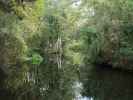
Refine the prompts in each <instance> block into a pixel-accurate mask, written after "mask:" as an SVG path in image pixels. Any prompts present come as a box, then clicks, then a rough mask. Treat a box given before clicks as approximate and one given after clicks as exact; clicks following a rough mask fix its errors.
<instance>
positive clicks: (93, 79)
mask: <svg viewBox="0 0 133 100" xmlns="http://www.w3.org/2000/svg"><path fill="white" fill-rule="evenodd" d="M82 76H85V78H82V79H81V83H82V86H83V89H82V94H83V96H85V98H84V99H79V100H133V72H129V71H125V70H120V69H112V68H98V67H97V68H90V69H89V70H87V71H86V72H85V71H84V73H83V74H82ZM86 97H88V98H86ZM89 98H91V99H89Z"/></svg>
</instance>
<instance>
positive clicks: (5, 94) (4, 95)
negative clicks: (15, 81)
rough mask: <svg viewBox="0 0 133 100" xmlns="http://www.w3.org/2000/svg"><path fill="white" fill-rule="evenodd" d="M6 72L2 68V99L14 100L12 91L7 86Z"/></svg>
mask: <svg viewBox="0 0 133 100" xmlns="http://www.w3.org/2000/svg"><path fill="white" fill-rule="evenodd" d="M6 77H7V76H6V74H5V73H4V71H3V70H2V69H1V68H0V100H14V99H13V96H12V94H11V92H10V91H9V90H8V89H6V88H5V83H4V81H5V78H6Z"/></svg>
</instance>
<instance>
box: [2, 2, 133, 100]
mask: <svg viewBox="0 0 133 100" xmlns="http://www.w3.org/2000/svg"><path fill="white" fill-rule="evenodd" d="M132 10H133V1H132V0H126V1H125V0H110V1H109V0H7V1H5V0H0V55H1V57H0V65H1V66H0V71H1V76H2V77H0V80H1V82H0V88H1V90H2V91H3V92H4V94H5V95H3V94H2V95H1V96H2V97H3V98H5V97H6V95H9V96H10V97H9V96H8V97H9V98H6V99H4V100H8V99H9V100H44V99H46V100H73V98H74V96H75V92H74V90H73V85H74V81H77V80H78V79H79V78H80V74H81V73H82V69H83V70H86V69H88V68H89V66H92V65H93V66H95V65H97V64H107V65H111V66H112V67H122V68H123V69H133V66H132V62H133V46H132V44H133V43H132V42H133V40H132V39H133V35H132V32H133V29H132V26H133V24H132V19H133V14H132ZM126 65H128V67H127V66H126ZM86 66H87V67H86Z"/></svg>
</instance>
